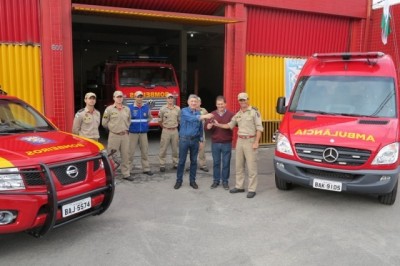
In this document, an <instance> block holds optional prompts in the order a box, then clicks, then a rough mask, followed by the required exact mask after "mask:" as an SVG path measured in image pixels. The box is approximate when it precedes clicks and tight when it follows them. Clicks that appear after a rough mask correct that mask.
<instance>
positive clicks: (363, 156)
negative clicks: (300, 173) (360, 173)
mask: <svg viewBox="0 0 400 266" xmlns="http://www.w3.org/2000/svg"><path fill="white" fill-rule="evenodd" d="M295 147H296V153H297V155H298V156H299V157H300V158H301V159H303V160H306V161H313V162H317V163H327V164H335V165H347V166H358V165H363V164H364V163H365V162H367V161H368V159H369V157H370V156H371V151H369V150H362V149H352V148H346V147H337V146H327V145H314V144H302V143H298V144H296V145H295ZM330 148H333V149H335V150H336V151H337V153H338V157H337V159H336V160H334V161H333V162H330V161H327V160H326V158H324V151H325V150H327V149H330ZM329 159H331V158H329Z"/></svg>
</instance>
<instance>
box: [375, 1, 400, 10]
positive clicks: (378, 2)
mask: <svg viewBox="0 0 400 266" xmlns="http://www.w3.org/2000/svg"><path fill="white" fill-rule="evenodd" d="M383 1H384V0H373V2H372V8H373V9H376V8H381V7H382V5H383ZM389 2H390V4H391V5H394V4H398V3H400V0H389Z"/></svg>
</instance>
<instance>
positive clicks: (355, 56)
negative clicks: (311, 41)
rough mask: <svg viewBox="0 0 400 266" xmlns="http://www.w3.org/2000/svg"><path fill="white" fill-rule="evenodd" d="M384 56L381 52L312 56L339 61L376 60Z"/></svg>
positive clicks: (316, 54) (317, 54)
mask: <svg viewBox="0 0 400 266" xmlns="http://www.w3.org/2000/svg"><path fill="white" fill-rule="evenodd" d="M384 55H385V54H384V53H382V52H365V53H325V54H319V53H315V54H313V55H312V56H313V57H314V58H317V59H321V60H329V59H331V60H332V59H336V60H337V59H339V60H351V59H376V58H380V57H383V56H384Z"/></svg>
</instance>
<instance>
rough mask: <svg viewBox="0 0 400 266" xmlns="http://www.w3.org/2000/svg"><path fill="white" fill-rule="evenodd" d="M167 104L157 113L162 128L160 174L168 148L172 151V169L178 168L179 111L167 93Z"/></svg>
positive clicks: (170, 95) (171, 96)
mask: <svg viewBox="0 0 400 266" xmlns="http://www.w3.org/2000/svg"><path fill="white" fill-rule="evenodd" d="M166 96H167V104H166V105H164V106H163V107H161V108H160V112H159V113H158V119H159V120H158V121H159V124H160V127H161V128H162V132H161V140H160V153H159V158H160V172H165V161H166V160H165V158H166V154H167V149H168V146H169V145H171V149H172V163H173V168H174V169H177V168H178V143H179V133H178V125H179V119H180V118H179V117H180V114H181V109H180V108H179V106H176V105H175V103H174V96H173V95H172V94H171V93H167V95H166Z"/></svg>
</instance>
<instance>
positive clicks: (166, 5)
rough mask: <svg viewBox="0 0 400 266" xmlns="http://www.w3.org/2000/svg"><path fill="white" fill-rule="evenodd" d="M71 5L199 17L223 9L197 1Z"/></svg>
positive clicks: (83, 0)
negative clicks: (145, 10)
mask: <svg viewBox="0 0 400 266" xmlns="http://www.w3.org/2000/svg"><path fill="white" fill-rule="evenodd" d="M72 3H77V4H87V5H100V6H113V7H125V8H135V9H147V10H157V11H168V12H179V13H191V14H201V15H217V14H218V13H220V12H221V10H223V7H224V4H223V3H222V2H216V1H198V0H168V1H166V0H118V1H115V0H72Z"/></svg>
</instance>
